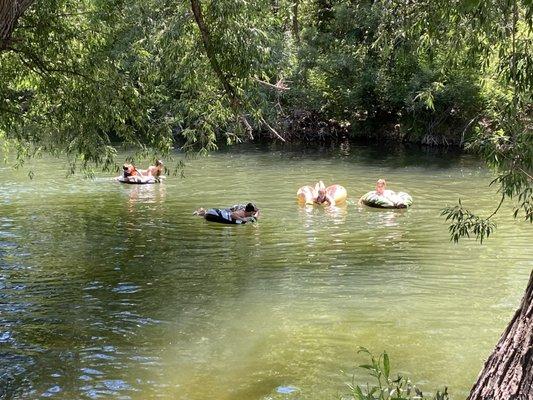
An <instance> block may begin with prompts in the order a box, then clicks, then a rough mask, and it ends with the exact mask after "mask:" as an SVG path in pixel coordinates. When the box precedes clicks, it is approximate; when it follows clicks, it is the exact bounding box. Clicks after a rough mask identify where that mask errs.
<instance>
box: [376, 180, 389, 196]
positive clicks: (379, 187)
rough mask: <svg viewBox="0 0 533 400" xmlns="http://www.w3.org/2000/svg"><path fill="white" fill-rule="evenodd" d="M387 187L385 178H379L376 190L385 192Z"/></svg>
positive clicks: (381, 192)
mask: <svg viewBox="0 0 533 400" xmlns="http://www.w3.org/2000/svg"><path fill="white" fill-rule="evenodd" d="M386 187H387V182H385V179H378V181H377V183H376V192H378V193H379V194H383V192H384V191H385V188H386Z"/></svg>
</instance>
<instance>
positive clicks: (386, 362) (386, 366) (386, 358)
mask: <svg viewBox="0 0 533 400" xmlns="http://www.w3.org/2000/svg"><path fill="white" fill-rule="evenodd" d="M383 373H384V374H385V379H387V381H388V380H389V374H390V362H389V356H388V354H387V353H386V352H384V353H383Z"/></svg>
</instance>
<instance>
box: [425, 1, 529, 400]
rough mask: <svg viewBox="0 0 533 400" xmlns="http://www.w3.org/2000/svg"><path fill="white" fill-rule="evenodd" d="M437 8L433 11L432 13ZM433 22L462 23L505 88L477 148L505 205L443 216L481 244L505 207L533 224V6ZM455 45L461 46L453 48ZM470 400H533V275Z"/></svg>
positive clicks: (456, 235)
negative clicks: (482, 211) (511, 204)
mask: <svg viewBox="0 0 533 400" xmlns="http://www.w3.org/2000/svg"><path fill="white" fill-rule="evenodd" d="M431 7H433V5H431V6H428V9H431ZM432 15H433V18H443V20H448V21H450V20H451V21H454V23H455V24H456V26H457V27H458V28H457V29H458V32H459V33H461V34H462V35H461V36H460V38H455V39H454V40H455V42H456V43H458V44H462V43H465V42H467V43H469V51H470V52H471V53H472V55H473V56H475V55H481V58H479V59H480V60H482V63H480V67H482V68H483V69H484V71H486V72H487V73H491V72H493V73H494V74H495V75H496V77H497V79H499V80H500V82H502V83H503V85H505V86H504V87H505V89H506V90H505V93H504V95H503V96H502V97H501V98H500V99H496V102H495V105H494V108H493V115H485V116H484V117H483V118H482V119H480V121H479V122H478V127H477V129H478V135H477V137H476V138H475V139H474V140H473V141H472V142H471V143H470V145H469V148H470V149H472V150H473V151H475V152H476V153H478V154H479V155H481V157H482V158H483V159H484V160H486V161H487V163H488V165H489V166H490V167H491V168H492V169H493V170H494V171H495V172H496V173H497V176H496V178H495V179H494V181H493V182H492V184H494V185H497V186H498V192H499V193H500V196H501V197H500V201H499V203H498V204H497V206H496V207H495V210H494V211H493V212H492V213H491V214H490V215H489V216H487V217H480V216H478V215H476V214H475V213H473V212H471V211H470V210H468V209H466V208H464V206H463V205H462V203H461V202H459V204H458V205H457V206H455V207H448V208H447V209H445V210H444V211H443V215H446V217H447V220H449V221H451V223H452V225H451V226H450V232H451V236H452V240H454V241H455V242H457V241H458V240H459V239H461V238H463V237H465V236H474V237H475V238H476V239H479V240H480V241H481V242H482V241H483V240H484V239H486V238H487V237H488V236H489V235H490V234H491V233H492V231H493V230H494V228H495V224H494V223H493V222H492V220H491V218H492V217H493V216H494V215H495V214H496V213H497V212H498V211H499V210H500V206H501V205H502V203H503V202H504V201H515V211H514V217H515V218H521V219H523V220H525V221H527V222H529V223H531V222H533V172H532V171H533V134H532V132H533V126H532V121H533V119H532V117H533V104H532V101H533V99H532V97H531V96H532V94H533V32H532V29H533V26H532V25H533V3H532V2H531V1H519V0H507V1H483V2H478V1H469V2H465V3H464V7H463V8H462V9H459V10H450V9H445V8H438V9H437V10H432ZM452 43H453V42H452ZM468 398H469V400H478V399H479V400H481V399H529V398H533V271H532V272H531V276H530V279H529V283H528V285H527V288H526V292H525V295H524V297H523V299H522V301H521V304H520V306H519V308H518V310H517V311H516V313H515V315H514V317H513V318H512V320H511V321H510V323H509V325H508V327H507V329H506V330H505V332H504V333H503V335H502V336H501V338H500V340H499V342H498V344H497V346H496V348H495V350H494V351H493V353H492V354H491V355H490V357H489V359H488V360H487V362H486V363H485V366H484V369H483V370H482V371H481V373H480V375H479V377H478V380H477V382H476V384H475V385H474V387H473V388H472V390H471V392H470V395H469V397H468Z"/></svg>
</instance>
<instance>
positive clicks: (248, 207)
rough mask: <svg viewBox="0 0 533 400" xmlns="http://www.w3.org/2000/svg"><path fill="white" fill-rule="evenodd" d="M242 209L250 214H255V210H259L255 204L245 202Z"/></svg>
mask: <svg viewBox="0 0 533 400" xmlns="http://www.w3.org/2000/svg"><path fill="white" fill-rule="evenodd" d="M244 211H245V212H247V213H252V214H255V213H256V212H257V211H259V210H258V209H257V207H256V206H255V204H254V203H248V204H246V206H245V207H244Z"/></svg>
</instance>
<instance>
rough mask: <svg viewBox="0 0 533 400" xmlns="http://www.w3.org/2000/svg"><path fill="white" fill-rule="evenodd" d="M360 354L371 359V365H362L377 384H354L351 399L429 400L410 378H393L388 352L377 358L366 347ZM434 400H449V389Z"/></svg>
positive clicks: (361, 348) (435, 396)
mask: <svg viewBox="0 0 533 400" xmlns="http://www.w3.org/2000/svg"><path fill="white" fill-rule="evenodd" d="M358 353H363V354H366V355H367V356H368V358H369V359H370V364H363V365H360V366H359V367H360V368H363V369H365V370H367V371H368V373H369V374H370V376H372V377H373V378H374V380H375V383H374V384H372V385H370V384H367V385H366V386H364V385H357V384H355V382H352V383H351V384H349V385H348V387H349V388H350V398H351V399H354V400H415V399H417V400H422V399H428V397H427V396H424V394H423V393H422V392H421V391H420V389H418V388H417V387H416V386H415V385H413V383H412V382H411V381H410V380H409V378H406V377H403V376H401V375H397V377H396V378H394V379H393V378H392V377H391V369H390V360H389V356H388V354H387V353H386V352H383V353H382V354H380V355H379V356H378V357H377V358H376V357H375V356H374V355H373V354H372V353H371V352H370V351H369V350H367V349H365V348H364V347H360V348H359V351H358ZM431 398H432V399H434V400H448V399H449V396H448V389H447V388H445V389H444V391H443V392H442V393H441V392H439V391H437V393H436V394H435V395H434V396H433V397H431Z"/></svg>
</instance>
